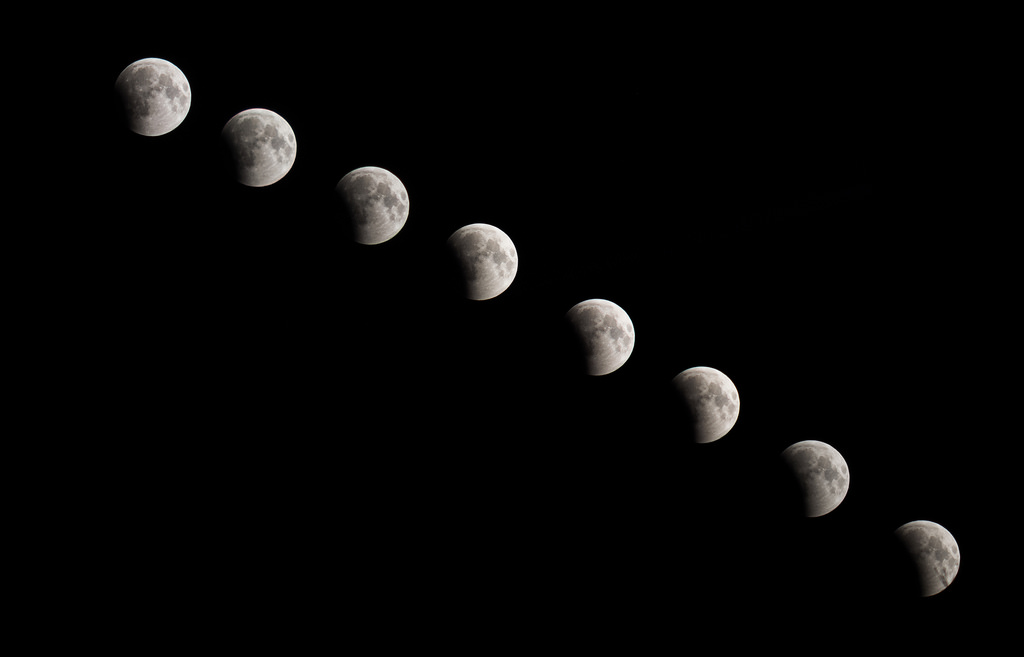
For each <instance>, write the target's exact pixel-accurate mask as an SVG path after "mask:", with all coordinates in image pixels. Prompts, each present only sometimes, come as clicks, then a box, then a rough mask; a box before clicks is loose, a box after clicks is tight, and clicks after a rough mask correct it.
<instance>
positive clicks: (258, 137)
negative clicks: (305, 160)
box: [221, 108, 296, 187]
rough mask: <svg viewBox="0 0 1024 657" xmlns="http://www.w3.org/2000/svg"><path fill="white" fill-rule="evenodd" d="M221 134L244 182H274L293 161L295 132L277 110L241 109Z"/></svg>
mask: <svg viewBox="0 0 1024 657" xmlns="http://www.w3.org/2000/svg"><path fill="white" fill-rule="evenodd" d="M221 136H222V138H223V139H224V143H225V145H226V146H227V149H228V154H229V156H230V157H231V160H232V162H233V164H234V166H235V176H236V178H237V179H238V182H240V183H242V184H243V185H247V186H249V187H266V186H267V185H273V184H274V183H276V182H277V181H278V180H281V179H282V178H284V176H285V174H287V173H288V172H289V171H290V170H291V168H292V165H293V164H295V149H296V144H295V133H294V132H292V128H291V126H290V125H288V122H287V121H285V120H284V119H283V118H281V115H279V114H277V113H276V112H272V111H270V110H268V109H262V108H255V109H247V110H243V111H241V112H239V113H238V114H235V115H234V116H232V117H231V118H230V119H228V122H227V123H226V124H224V129H223V130H222V131H221Z"/></svg>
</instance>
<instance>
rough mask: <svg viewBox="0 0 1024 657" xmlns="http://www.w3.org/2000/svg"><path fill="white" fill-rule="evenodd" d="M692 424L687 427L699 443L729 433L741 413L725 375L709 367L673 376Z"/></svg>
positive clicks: (734, 387)
mask: <svg viewBox="0 0 1024 657" xmlns="http://www.w3.org/2000/svg"><path fill="white" fill-rule="evenodd" d="M672 384H673V385H674V386H675V389H676V391H677V392H678V393H679V396H680V397H681V398H682V400H683V402H684V403H685V405H686V410H687V411H688V412H689V415H690V420H691V422H692V424H690V423H687V424H688V426H687V427H686V430H687V432H688V433H690V435H691V436H692V438H693V440H695V441H696V442H698V443H711V442H714V441H716V440H718V439H719V438H721V437H722V436H724V435H725V434H727V433H729V430H730V429H732V427H733V425H735V424H736V419H737V418H738V417H739V414H740V394H739V392H738V391H737V390H736V386H735V385H734V384H733V382H732V381H731V380H730V379H729V377H727V376H726V375H724V374H722V373H721V372H719V371H718V370H716V369H714V368H712V367H691V368H690V369H688V370H683V371H682V372H680V373H679V374H677V375H676V376H675V378H674V379H672Z"/></svg>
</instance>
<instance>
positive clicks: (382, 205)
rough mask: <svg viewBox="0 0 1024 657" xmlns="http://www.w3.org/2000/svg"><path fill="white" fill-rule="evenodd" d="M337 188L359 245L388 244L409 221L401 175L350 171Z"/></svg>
mask: <svg viewBox="0 0 1024 657" xmlns="http://www.w3.org/2000/svg"><path fill="white" fill-rule="evenodd" d="M334 189H335V191H336V192H337V193H338V196H340V197H341V200H342V201H343V202H344V204H345V208H346V210H347V211H348V218H349V221H350V222H351V228H352V237H353V238H354V239H355V241H357V242H359V243H360V244H380V243H381V242H387V241H388V240H389V239H391V238H392V237H394V236H395V235H397V234H398V231H400V230H402V227H403V226H405V221H406V219H408V218H409V193H408V192H406V191H405V185H403V184H402V181H401V180H399V179H398V176H396V175H395V174H393V173H391V172H390V171H387V170H386V169H381V168H380V167H360V168H359V169H355V170H353V171H349V172H348V173H346V174H345V176H344V177H343V178H342V179H341V180H340V181H338V185H337V186H336V187H335V188H334Z"/></svg>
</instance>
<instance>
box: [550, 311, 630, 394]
mask: <svg viewBox="0 0 1024 657" xmlns="http://www.w3.org/2000/svg"><path fill="white" fill-rule="evenodd" d="M565 317H566V319H567V320H568V322H569V325H570V328H571V329H572V330H573V333H574V334H575V337H576V339H577V341H578V346H579V347H580V349H581V352H582V356H583V364H584V369H585V370H586V372H587V374H589V375H591V376H604V375H605V374H611V373H612V372H614V371H615V370H617V369H619V368H620V367H622V366H623V365H625V364H626V361H627V360H629V356H630V355H631V354H632V353H633V345H634V338H635V336H634V331H633V322H632V320H630V319H629V315H627V314H626V311H625V310H623V309H622V308H621V307H619V306H618V305H617V304H615V303H613V302H611V301H608V300H606V299H588V300H586V301H581V302H579V303H578V304H576V305H575V306H573V307H572V308H570V309H569V311H568V312H567V313H566V315H565Z"/></svg>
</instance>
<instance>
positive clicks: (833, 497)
mask: <svg viewBox="0 0 1024 657" xmlns="http://www.w3.org/2000/svg"><path fill="white" fill-rule="evenodd" d="M781 458H782V461H783V463H784V464H785V465H786V466H787V469H788V471H789V473H790V474H791V475H792V476H793V479H794V480H795V482H796V485H797V488H798V489H799V495H800V501H801V506H802V508H803V514H804V515H805V516H807V517H808V518H817V517H819V516H823V515H825V514H826V513H829V512H831V511H834V510H835V509H836V507H838V506H839V505H840V504H841V503H842V501H843V500H844V499H845V498H846V493H847V491H848V490H849V489H850V468H849V466H848V465H847V464H846V459H844V458H843V455H842V454H840V453H839V450H837V449H836V448H835V447H832V446H831V445H828V444H826V443H823V442H821V441H818V440H804V441H801V442H798V443H794V444H792V445H790V446H789V447H787V448H786V449H785V450H784V451H783V452H782V457H781Z"/></svg>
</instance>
